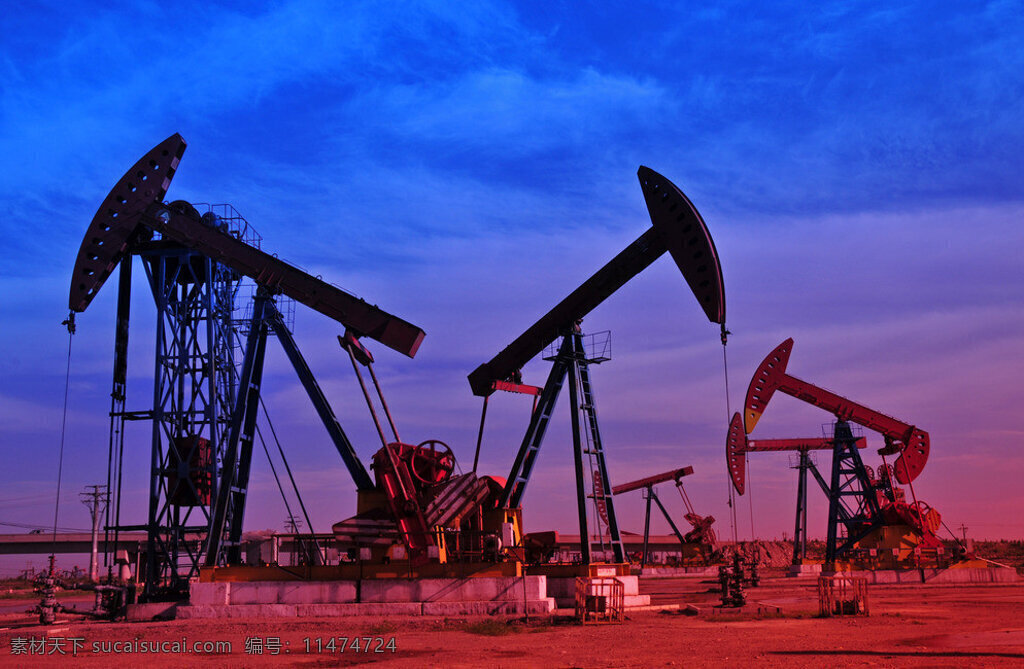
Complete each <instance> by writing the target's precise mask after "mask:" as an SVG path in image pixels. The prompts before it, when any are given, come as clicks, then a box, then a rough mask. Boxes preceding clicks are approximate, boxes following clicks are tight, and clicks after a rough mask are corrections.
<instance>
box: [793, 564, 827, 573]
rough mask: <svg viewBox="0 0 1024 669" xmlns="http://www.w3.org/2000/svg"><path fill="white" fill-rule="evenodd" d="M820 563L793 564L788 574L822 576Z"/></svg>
mask: <svg viewBox="0 0 1024 669" xmlns="http://www.w3.org/2000/svg"><path fill="white" fill-rule="evenodd" d="M820 575H821V565H820V564H791V565H789V571H787V572H786V576H820Z"/></svg>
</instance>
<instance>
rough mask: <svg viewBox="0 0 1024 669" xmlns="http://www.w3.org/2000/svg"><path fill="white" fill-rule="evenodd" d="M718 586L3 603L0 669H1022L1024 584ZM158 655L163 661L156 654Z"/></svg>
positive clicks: (651, 584) (682, 582)
mask: <svg viewBox="0 0 1024 669" xmlns="http://www.w3.org/2000/svg"><path fill="white" fill-rule="evenodd" d="M715 587H716V583H714V582H713V581H711V580H706V579H704V580H702V579H697V578H672V579H642V580H641V592H644V593H646V594H650V595H651V598H652V604H655V605H667V606H674V605H687V604H689V605H693V606H696V607H697V608H698V609H699V613H698V614H697V615H691V614H687V613H685V612H684V611H683V610H682V609H671V610H664V611H643V612H632V613H630V614H628V620H626V621H625V622H623V623H620V624H600V625H596V624H590V625H587V626H585V627H581V626H579V625H577V624H574V623H573V622H572V621H571V620H570V619H568V618H566V617H557V616H556V617H554V618H532V619H531V620H529V621H524V620H522V619H516V620H505V619H500V620H496V619H483V618H460V619H454V618H443V619H442V618H399V617H393V618H390V619H380V618H375V619H368V618H329V619H324V618H303V619H232V620H208V621H168V622H147V623H103V622H88V621H82V620H81V619H78V618H76V617H74V616H68V615H64V616H61V617H60V619H59V620H58V623H57V624H56V625H54V626H52V627H49V628H43V627H40V626H39V625H37V624H35V621H34V619H33V617H32V616H30V615H27V614H25V613H20V612H17V611H16V610H15V609H17V607H18V606H19V603H18V602H12V601H6V602H4V604H5V607H4V609H5V610H6V611H8V612H7V613H0V666H4V665H6V666H13V665H15V664H17V665H18V666H28V667H34V666H40V667H42V666H57V665H58V664H59V665H62V666H87V667H103V666H145V667H172V666H173V667H180V666H211V667H213V666H216V667H221V666H227V667H243V666H245V667H249V666H267V665H283V666H303V667H318V666H348V665H361V664H374V665H375V666H386V667H433V666H438V667H546V668H553V667H671V666H686V667H694V666H696V667H702V666H714V667H720V666H730V665H731V666H737V667H747V666H787V667H821V666H878V667H889V666H915V667H921V666H928V667H946V666H949V667H952V666H957V667H960V666H972V667H976V666H1021V665H1024V584H1016V585H978V586H944V585H929V586H924V585H914V586H906V585H904V586H870V587H869V590H868V598H869V601H868V603H869V607H870V616H867V617H848V618H826V619H823V618H818V617H817V609H818V603H817V590H816V586H815V581H814V580H813V579H799V580H797V579H787V578H785V577H783V576H781V575H775V574H770V575H768V577H767V578H765V579H764V580H763V581H762V585H761V587H759V588H754V589H750V590H748V597H749V599H750V601H751V602H752V604H751V605H750V606H749V607H748V609H747V610H746V611H745V612H743V613H721V612H715V610H714V608H713V607H714V604H715V603H716V598H717V593H716V592H713V591H712V590H713V589H714V588H715ZM87 604H88V603H87V602H85V603H80V604H79V606H83V607H86V606H87ZM30 605H31V602H26V603H25V606H26V607H27V606H30ZM758 608H760V609H761V611H762V612H761V613H758V611H757V609H758ZM776 609H779V612H776ZM356 638H358V641H356V642H355V643H356V645H353V640H354V639H356ZM247 639H248V641H247ZM342 639H345V641H344V645H345V648H344V650H343V651H342V649H341V647H340V645H341V644H342ZM392 639H393V640H394V642H393V644H390V643H389V642H390V641H391V640H392ZM114 642H120V645H119V646H117V647H116V648H115V647H114V646H113V643H114ZM197 642H198V643H199V644H200V646H199V647H198V649H193V648H192V646H193V644H196V643H197ZM218 642H229V643H230V648H231V649H230V652H227V651H226V649H224V648H223V647H222V648H221V649H220V652H216V651H213V652H205V650H204V648H203V644H207V645H211V644H216V643H218ZM161 643H163V644H164V645H163V647H162V648H158V649H157V650H159V651H162V652H156V651H155V650H154V649H153V648H152V646H153V645H154V644H156V645H157V646H159V644H161ZM389 645H391V646H392V647H393V650H392V649H390V648H389V647H388V646H389ZM143 646H145V647H143ZM179 646H184V647H186V649H185V650H184V651H182V650H181V649H180V648H179ZM20 650H23V651H25V652H24V653H19V652H17V651H20ZM115 650H120V651H121V652H115ZM260 650H262V653H260V652H257V651H260ZM62 653H63V654H62ZM275 653H276V654H275Z"/></svg>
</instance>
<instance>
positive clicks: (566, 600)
mask: <svg viewBox="0 0 1024 669" xmlns="http://www.w3.org/2000/svg"><path fill="white" fill-rule="evenodd" d="M615 578H616V579H617V580H619V581H620V582H621V583H622V589H623V606H625V607H626V608H631V607H637V606H650V604H651V596H650V595H641V594H640V577H639V576H616V577H615ZM548 595H549V596H551V597H554V599H555V604H556V605H557V606H558V608H560V609H567V608H572V609H574V608H576V579H575V578H549V579H548Z"/></svg>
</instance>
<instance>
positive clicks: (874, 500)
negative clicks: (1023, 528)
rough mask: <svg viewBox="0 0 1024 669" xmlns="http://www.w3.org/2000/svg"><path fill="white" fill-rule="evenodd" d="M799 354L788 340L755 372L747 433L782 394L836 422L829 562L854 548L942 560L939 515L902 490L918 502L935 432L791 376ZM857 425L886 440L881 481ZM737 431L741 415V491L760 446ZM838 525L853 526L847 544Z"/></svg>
mask: <svg viewBox="0 0 1024 669" xmlns="http://www.w3.org/2000/svg"><path fill="white" fill-rule="evenodd" d="M792 349H793V340H792V339H787V340H786V341H784V342H782V344H780V345H779V346H778V347H777V348H776V349H775V350H774V351H772V352H771V353H770V354H769V355H768V356H767V357H766V358H765V359H764V361H762V363H761V365H760V366H759V367H758V368H757V371H756V372H755V373H754V376H753V378H752V379H751V382H750V386H749V387H748V389H747V396H746V401H745V403H744V414H743V424H744V430H743V431H744V432H745V433H747V434H749V433H750V432H751V431H752V430H753V429H754V426H755V425H757V422H758V421H759V420H760V418H761V415H762V414H763V413H764V411H765V408H766V407H767V405H768V402H769V400H770V399H771V398H772V396H773V395H774V393H775V391H780V392H782V393H784V394H786V395H790V396H792V397H795V398H797V399H800V400H803V401H804V402H807V403H809V404H812V405H814V406H817V407H820V408H822V409H825V410H826V411H828V412H830V413H832V414H833V415H834V416H835V417H836V419H837V421H836V424H835V428H834V433H833V437H832V439H831V448H832V476H831V482H830V484H829V485H828V486H827V490H828V495H829V526H828V538H827V544H826V555H825V561H826V563H827V564H828V565H833V566H834V564H835V561H836V559H837V558H839V557H844V556H849V555H850V554H852V551H853V550H854V549H855V548H857V549H861V550H868V551H874V553H875V554H876V555H877V554H878V552H879V551H882V552H889V553H890V554H891V555H893V556H894V558H897V556H898V558H897V561H902V560H904V559H905V558H906V557H908V556H911V555H914V556H915V557H919V556H920V552H921V550H922V549H924V550H929V551H935V552H937V553H939V554H941V552H942V547H941V542H940V541H939V540H938V538H937V537H936V535H935V532H936V531H937V530H938V528H939V526H940V524H941V518H940V516H939V514H938V512H936V511H935V510H934V509H931V508H929V507H928V506H927V505H926V504H924V503H923V502H919V501H917V500H916V499H914V501H913V502H911V503H908V502H907V501H906V497H905V495H904V493H903V491H902V490H900V489H899V488H898V487H897V486H896V485H895V483H899V484H903V485H908V486H910V492H911V497H914V489H913V485H912V481H913V480H914V479H915V478H917V476H918V475H919V474H920V473H921V470H922V469H923V468H924V465H925V463H926V462H927V460H928V452H929V439H928V433H927V432H925V431H924V430H921V429H920V428H917V427H916V426H913V425H909V424H907V423H904V422H902V421H899V420H897V419H895V418H892V417H891V416H887V415H885V414H883V413H880V412H878V411H875V410H873V409H869V408H868V407H866V406H864V405H862V404H858V403H856V402H853V401H851V400H849V399H846V398H845V397H841V396H840V395H837V394H835V393H833V392H830V391H828V390H825V389H824V388H821V387H819V386H816V385H813V384H811V383H807V382H806V381H802V380H800V379H798V378H796V377H793V376H790V375H789V374H787V373H786V367H787V364H788V362H789V356H790V353H791V352H792ZM851 422H853V423H856V424H858V425H862V426H863V427H866V428H868V429H871V430H874V431H876V432H878V433H880V434H881V435H882V436H883V437H884V439H885V447H884V448H882V449H881V450H879V455H881V456H882V458H883V464H882V466H881V467H880V468H879V474H878V475H877V476H876V475H875V473H874V471H873V470H871V469H870V468H869V467H867V466H865V465H864V463H863V461H862V459H861V457H860V454H859V448H860V446H859V444H860V443H861V442H860V440H859V439H858V438H856V437H854V436H853V433H852V431H851V429H850V425H849V423H851ZM738 425H739V421H738V417H734V418H733V422H732V426H731V427H730V432H729V438H728V442H727V446H726V449H727V450H726V457H727V460H728V464H729V472H730V476H731V477H732V479H733V484H734V485H735V486H736V488H737V490H738V491H741V492H742V489H743V485H744V471H743V468H742V465H741V461H742V458H743V456H742V455H741V454H742V453H743V452H744V451H747V450H752V449H751V448H750V445H749V444H750V443H754V444H756V443H757V442H745V441H741V438H740V436H739V434H738V433H739V427H738ZM892 455H896V456H897V458H896V460H895V462H894V464H893V465H891V466H890V465H889V464H888V463H887V462H885V458H886V457H888V456H892ZM894 479H895V483H894ZM823 487H824V486H823ZM839 525H843V526H845V528H846V537H845V539H844V541H843V542H842V543H839V541H838V540H839V537H838V527H839Z"/></svg>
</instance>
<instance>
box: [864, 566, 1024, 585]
mask: <svg viewBox="0 0 1024 669" xmlns="http://www.w3.org/2000/svg"><path fill="white" fill-rule="evenodd" d="M853 574H854V575H855V576H863V577H864V578H866V579H867V580H868V583H869V584H880V583H935V584H940V583H1017V582H1018V581H1019V580H1020V576H1018V575H1017V572H1016V570H1014V569H1011V568H1009V567H980V568H979V567H950V568H949V569H908V570H906V571H895V570H891V569H878V570H875V571H857V572H853Z"/></svg>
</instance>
